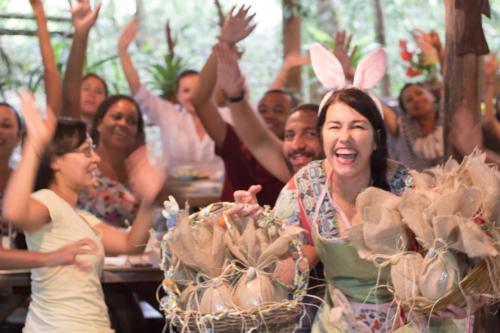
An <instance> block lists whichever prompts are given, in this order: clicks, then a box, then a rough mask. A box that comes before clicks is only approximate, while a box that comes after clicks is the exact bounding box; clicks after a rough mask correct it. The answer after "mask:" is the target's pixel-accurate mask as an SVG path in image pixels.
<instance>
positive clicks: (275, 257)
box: [224, 223, 303, 309]
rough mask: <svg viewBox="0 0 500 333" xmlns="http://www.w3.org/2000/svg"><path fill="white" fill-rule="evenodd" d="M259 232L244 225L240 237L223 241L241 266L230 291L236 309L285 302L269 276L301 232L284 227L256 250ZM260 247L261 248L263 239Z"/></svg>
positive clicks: (285, 295)
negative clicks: (270, 241) (242, 266)
mask: <svg viewBox="0 0 500 333" xmlns="http://www.w3.org/2000/svg"><path fill="white" fill-rule="evenodd" d="M252 224H253V223H252ZM259 229H260V228H259ZM259 229H257V230H255V226H251V225H247V226H246V227H245V231H244V232H243V235H241V237H239V238H238V237H237V235H234V234H233V235H232V236H230V235H229V234H226V236H225V238H224V239H225V241H226V243H227V247H228V249H229V250H230V251H231V253H232V254H233V255H234V256H235V258H237V259H238V260H239V261H240V263H241V264H243V265H244V268H243V273H242V275H241V277H240V278H239V280H238V282H237V284H236V287H235V288H234V291H233V299H234V303H235V304H236V305H237V306H239V307H241V308H245V309H246V308H249V307H253V306H258V305H262V304H263V303H267V302H278V301H281V300H284V299H286V297H287V294H286V293H284V292H283V291H284V289H283V288H279V287H278V286H277V285H275V284H274V283H273V281H272V273H273V272H274V270H275V269H276V266H277V263H278V262H279V259H280V258H282V257H283V256H284V255H286V254H287V253H288V250H289V243H290V241H291V240H292V239H293V238H295V237H298V235H299V234H300V233H301V232H302V231H303V230H302V229H301V228H299V227H296V226H287V227H286V228H285V229H284V230H282V231H281V233H280V236H279V237H278V238H277V239H276V240H275V241H274V242H272V243H271V244H269V245H268V246H266V247H265V248H264V247H261V246H259V237H260V238H262V235H261V236H258V235H259V234H260V232H258V230H259ZM238 241H239V243H236V242H238ZM252 244H253V246H252ZM262 244H264V245H265V239H264V242H263V243H261V245H262ZM251 247H253V248H251ZM261 248H262V250H261Z"/></svg>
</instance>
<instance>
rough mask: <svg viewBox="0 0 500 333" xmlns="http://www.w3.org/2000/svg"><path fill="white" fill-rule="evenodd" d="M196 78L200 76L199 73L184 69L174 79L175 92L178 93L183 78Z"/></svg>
mask: <svg viewBox="0 0 500 333" xmlns="http://www.w3.org/2000/svg"><path fill="white" fill-rule="evenodd" d="M194 75H196V76H198V75H200V72H198V71H196V70H194V69H185V70H183V71H182V72H180V73H179V74H178V75H177V77H176V78H175V92H176V93H177V92H179V85H180V84H181V80H182V79H183V78H185V77H188V76H194Z"/></svg>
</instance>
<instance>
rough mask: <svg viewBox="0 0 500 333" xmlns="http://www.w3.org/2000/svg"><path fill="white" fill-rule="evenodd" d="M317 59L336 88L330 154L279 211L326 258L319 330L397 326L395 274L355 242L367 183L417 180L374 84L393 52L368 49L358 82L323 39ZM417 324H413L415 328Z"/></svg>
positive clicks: (330, 107) (327, 137) (446, 326)
mask: <svg viewBox="0 0 500 333" xmlns="http://www.w3.org/2000/svg"><path fill="white" fill-rule="evenodd" d="M311 62H312V65H313V68H314V71H315V73H316V75H317V76H318V78H319V80H320V81H321V83H322V84H323V85H324V86H326V87H327V88H329V89H330V92H328V93H327V94H326V95H325V96H324V98H323V99H322V101H321V104H320V110H319V115H318V125H317V128H318V133H320V140H321V144H322V147H323V152H324V154H325V159H324V160H319V161H313V162H311V163H309V164H308V165H307V166H305V167H304V168H302V169H301V170H300V171H299V172H297V173H296V174H295V175H294V176H293V177H292V178H291V179H290V181H289V182H288V184H287V185H286V186H285V188H284V189H283V190H282V192H281V194H280V196H279V198H278V201H277V203H276V206H275V214H276V216H277V217H278V218H279V219H280V220H282V221H283V222H284V223H285V224H295V225H299V226H301V227H302V228H304V230H305V237H304V244H306V245H304V246H303V248H302V250H303V252H304V254H305V255H306V257H307V259H308V262H309V265H310V266H311V267H314V266H315V265H316V264H317V262H318V261H321V262H322V264H323V266H324V273H325V280H326V286H327V287H326V299H325V303H324V304H323V305H322V307H321V309H320V310H319V312H318V314H317V315H316V318H315V321H314V325H313V328H312V332H314V333H326V332H328V333H331V332H363V333H364V332H390V331H392V330H393V329H394V327H393V324H395V327H398V326H401V325H403V321H402V320H400V319H402V318H400V316H399V315H398V314H397V311H396V309H395V307H394V306H392V301H393V298H392V294H391V293H390V292H389V291H388V290H387V289H386V288H385V287H382V286H385V285H387V282H388V278H389V277H388V274H387V272H386V271H385V270H382V272H381V274H379V271H378V269H377V268H376V267H375V265H374V264H373V263H371V262H369V261H366V260H363V259H361V258H360V257H359V255H358V252H357V250H356V249H355V248H354V247H353V246H352V244H351V242H350V229H351V227H353V226H354V225H356V224H357V223H360V222H361V221H360V220H359V219H355V218H354V216H355V215H356V207H355V202H356V198H357V197H358V195H359V194H360V193H361V192H362V191H363V190H365V189H366V188H368V187H370V186H373V187H377V188H380V189H383V190H386V191H390V192H392V193H394V194H396V195H400V194H401V193H402V192H403V191H404V190H405V189H407V188H408V187H410V186H411V185H412V182H413V179H412V177H411V175H410V174H409V169H407V168H406V167H405V166H403V165H402V164H399V163H397V162H395V161H391V160H389V159H388V157H387V155H388V153H387V146H386V130H385V127H384V120H383V115H382V112H381V111H380V109H379V108H378V107H377V105H376V102H375V101H374V99H373V98H372V97H371V96H370V95H369V93H367V92H366V91H368V90H370V89H371V88H373V87H374V86H375V84H376V83H377V82H378V81H379V80H380V79H381V78H382V76H383V74H384V70H385V54H384V53H383V51H382V50H376V51H374V52H372V53H370V54H369V55H368V56H366V57H365V58H364V59H363V60H362V61H361V62H360V65H359V66H358V69H357V71H356V74H355V77H354V81H353V85H352V86H347V84H346V80H345V76H344V72H343V70H342V66H341V65H340V63H339V62H338V60H337V59H336V58H335V56H334V55H332V54H331V53H330V52H328V51H327V50H326V49H324V48H323V47H322V46H320V45H319V44H315V45H313V46H312V48H311ZM293 264H294V262H293V259H292V258H288V259H283V260H282V261H281V262H280V265H279V266H278V269H277V271H276V273H275V277H276V278H277V279H279V280H280V281H282V282H283V283H285V284H289V283H290V282H291V279H292V278H293V276H292V275H291V274H290V272H293V271H294V269H293V266H291V265H293ZM377 285H378V286H381V287H378V288H375V287H376V286H377ZM469 306H471V307H475V308H477V306H478V304H475V305H474V304H469ZM445 312H446V314H445V315H443V317H446V318H460V317H462V318H463V317H465V315H466V311H465V310H463V309H459V308H458V307H454V308H452V309H450V308H449V309H448V310H447V311H445ZM393 319H394V320H393ZM434 321H436V322H434ZM425 322H426V324H427V319H425ZM429 325H430V326H429V327H428V328H429V329H430V331H433V330H434V328H437V329H438V331H439V332H448V331H451V332H453V331H454V329H455V327H454V324H453V323H451V321H445V320H443V319H433V320H431V321H429ZM405 328H406V326H405ZM409 329H410V330H409V331H406V332H414V331H415V330H414V329H413V328H409Z"/></svg>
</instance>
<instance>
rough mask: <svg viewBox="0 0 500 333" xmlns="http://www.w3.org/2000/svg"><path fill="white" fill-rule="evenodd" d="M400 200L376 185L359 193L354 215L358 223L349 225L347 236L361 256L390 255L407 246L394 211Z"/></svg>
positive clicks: (405, 237) (399, 220)
mask: <svg viewBox="0 0 500 333" xmlns="http://www.w3.org/2000/svg"><path fill="white" fill-rule="evenodd" d="M399 202H400V198H399V197H397V196H395V195H394V194H392V193H390V192H386V191H383V190H381V189H378V188H375V187H369V188H367V189H366V190H364V191H363V192H362V193H360V194H359V195H358V197H357V198H356V211H357V212H358V213H357V214H356V217H355V222H358V224H357V225H355V226H354V227H352V228H351V231H350V232H349V238H350V239H351V242H353V244H354V246H355V247H356V248H357V249H358V253H359V255H360V257H361V258H363V259H369V258H372V257H374V256H375V257H376V256H380V255H382V256H392V255H394V254H396V253H398V252H401V250H402V249H405V248H406V244H407V243H408V239H407V235H406V229H405V226H404V224H403V222H402V221H401V215H400V214H399V212H398V211H397V210H396V207H397V205H398V203H399ZM359 219H361V221H359ZM355 224H356V223H355ZM360 237H362V238H360Z"/></svg>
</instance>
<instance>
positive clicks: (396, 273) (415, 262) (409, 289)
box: [391, 252, 424, 301]
mask: <svg viewBox="0 0 500 333" xmlns="http://www.w3.org/2000/svg"><path fill="white" fill-rule="evenodd" d="M423 260H424V259H423V258H422V255H421V254H420V253H418V252H409V253H406V254H404V255H400V256H398V257H397V260H396V262H395V263H394V264H392V266H391V281H392V285H393V286H394V296H395V297H396V298H397V299H398V300H401V301H406V300H410V299H413V298H415V297H417V296H420V288H419V284H418V280H419V278H420V274H422V264H423Z"/></svg>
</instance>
